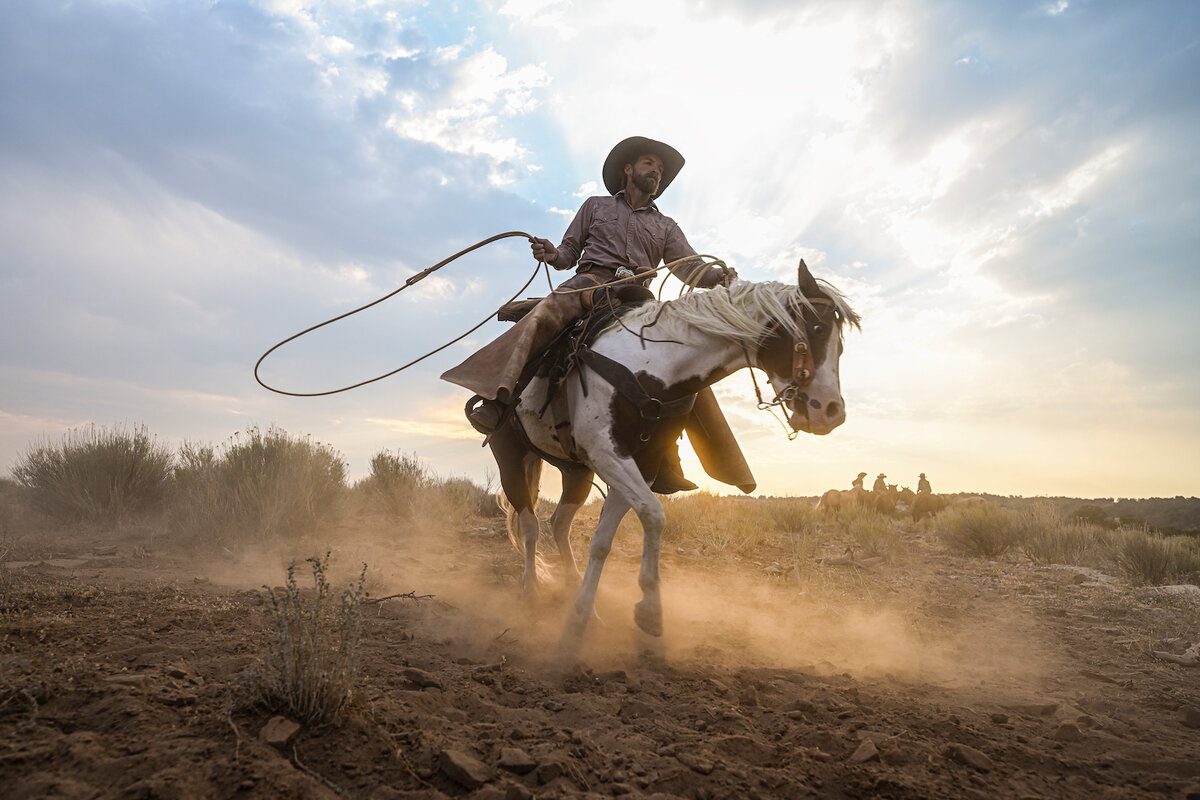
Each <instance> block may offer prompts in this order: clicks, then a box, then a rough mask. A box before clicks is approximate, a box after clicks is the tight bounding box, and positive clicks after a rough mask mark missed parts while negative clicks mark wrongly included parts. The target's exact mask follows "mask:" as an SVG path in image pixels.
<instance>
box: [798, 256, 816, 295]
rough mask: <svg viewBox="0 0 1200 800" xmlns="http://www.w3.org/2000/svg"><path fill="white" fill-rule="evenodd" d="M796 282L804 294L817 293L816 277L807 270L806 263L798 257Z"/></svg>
mask: <svg viewBox="0 0 1200 800" xmlns="http://www.w3.org/2000/svg"><path fill="white" fill-rule="evenodd" d="M796 283H797V285H799V286H800V289H801V290H803V292H804V294H806V295H811V294H819V293H820V291H821V290H820V289H819V288H818V287H817V279H816V278H814V277H813V276H812V273H811V272H809V271H808V265H807V264H805V263H804V259H803V258H802V259H800V267H799V269H797V270H796Z"/></svg>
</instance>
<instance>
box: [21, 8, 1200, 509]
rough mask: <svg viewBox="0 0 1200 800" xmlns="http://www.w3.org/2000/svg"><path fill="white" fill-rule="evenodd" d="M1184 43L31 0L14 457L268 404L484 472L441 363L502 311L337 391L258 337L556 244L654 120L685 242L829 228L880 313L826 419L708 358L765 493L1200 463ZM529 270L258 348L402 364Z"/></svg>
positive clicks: (1114, 17) (930, 20)
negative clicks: (459, 254)
mask: <svg viewBox="0 0 1200 800" xmlns="http://www.w3.org/2000/svg"><path fill="white" fill-rule="evenodd" d="M1198 41H1200V4H1198V3H1194V2H1188V0H1178V1H1177V2H1155V1H1154V0H1148V1H1147V2H1141V3H1126V2H1101V1H1099V0H1091V1H1089V0H1032V1H1030V2H1025V1H1024V0H1013V1H1012V2H1005V3H991V2H968V1H966V0H900V1H899V2H876V1H875V0H872V2H856V1H855V0H814V1H813V2H793V1H792V0H742V1H741V2H736V1H735V0H658V2H655V3H646V2H644V1H643V0H638V1H637V2H632V1H631V0H606V2H604V3H590V2H589V3H584V2H571V1H570V0H496V1H489V0H478V1H475V0H461V1H459V2H409V1H408V0H362V1H361V2H350V1H349V0H157V1H155V0H87V1H84V0H72V1H68V0H6V1H5V2H4V3H0V96H2V99H3V102H0V334H2V335H0V471H3V470H5V469H8V468H11V466H12V465H14V464H15V463H16V462H17V461H18V459H19V458H20V457H21V455H22V454H23V453H24V452H26V451H27V449H28V448H29V447H30V446H31V445H32V444H33V443H37V442H45V441H51V442H54V441H59V440H61V438H62V437H63V436H64V434H65V433H66V432H67V431H70V430H72V429H74V428H78V427H80V426H85V425H88V424H95V425H100V426H106V427H124V428H126V429H128V428H130V427H136V426H145V428H146V429H147V430H149V431H150V432H152V433H153V434H155V435H156V436H158V437H159V438H160V439H161V440H163V441H164V442H165V443H167V444H168V445H169V446H171V447H175V446H178V445H181V444H183V443H184V442H198V443H206V444H215V445H220V444H222V443H224V442H227V441H229V439H230V437H231V436H232V435H233V434H234V433H235V432H237V431H244V430H246V429H247V428H249V427H251V426H258V427H260V428H266V427H268V426H276V427H279V428H282V429H283V430H285V431H287V432H289V433H290V434H294V435H297V436H301V435H304V436H312V437H313V440H314V441H318V442H322V443H326V444H328V445H330V446H332V447H333V448H335V449H336V450H337V451H338V452H340V453H341V454H342V455H343V457H344V458H345V460H346V462H347V463H348V465H349V469H350V473H351V475H353V476H355V477H362V476H364V475H365V474H366V473H367V470H368V463H369V460H370V458H371V456H372V455H373V454H375V453H376V452H379V451H380V450H388V451H391V452H394V453H401V454H415V455H417V456H418V457H419V458H420V459H421V460H422V463H424V464H425V465H426V467H427V468H428V469H429V470H430V471H431V472H432V473H433V474H435V475H438V476H441V477H457V476H465V477H469V478H471V479H474V480H477V481H479V482H481V483H486V482H494V480H495V476H496V470H495V467H494V464H493V462H492V460H491V456H490V453H489V451H487V450H485V449H481V447H480V437H479V436H478V434H476V433H475V432H474V431H473V430H471V428H470V427H469V426H468V425H467V424H466V421H465V419H464V417H463V415H462V406H463V404H464V403H465V402H466V400H467V399H468V395H469V393H468V392H467V391H466V390H464V389H461V388H459V387H456V386H454V385H451V384H448V383H445V382H442V381H439V380H438V375H439V374H440V373H441V372H442V371H444V370H445V369H447V368H449V367H450V366H452V365H454V364H455V363H457V362H458V361H459V360H461V359H462V358H464V357H465V356H466V355H468V354H469V353H470V352H472V350H473V348H475V347H478V346H479V345H481V344H483V343H484V342H486V341H488V340H489V339H490V338H491V337H493V336H495V335H497V334H498V333H499V332H500V331H502V330H503V324H502V323H498V322H495V321H492V322H490V323H488V324H487V325H485V326H484V327H482V328H480V329H479V330H478V331H477V332H475V333H474V334H472V335H470V336H468V337H467V338H466V339H464V340H463V341H461V342H459V343H458V344H455V345H453V346H451V347H450V348H448V349H447V350H445V351H443V352H441V353H439V354H437V355H435V356H433V357H431V358H429V359H427V360H425V361H423V362H421V363H420V364H418V365H416V366H415V367H413V368H411V369H409V370H406V371H405V372H402V373H400V374H398V375H396V376H394V377H391V378H388V379H386V380H384V381H380V382H378V383H375V384H371V385H370V386H367V387H364V388H361V389H357V390H355V391H352V392H348V393H343V394H336V395H331V396H328V397H318V398H297V397H288V396H284V395H278V394H273V393H271V392H268V391H266V390H264V389H263V388H262V387H261V386H259V385H258V384H257V383H256V382H255V381H254V378H253V367H254V364H255V362H256V361H257V360H258V358H259V356H260V355H262V354H263V352H265V351H266V350H267V349H268V348H269V347H271V346H272V345H273V344H275V343H276V342H278V341H280V340H282V339H284V338H285V337H287V336H290V335H291V334H293V333H296V332H297V331H300V330H302V329H304V328H307V327H309V326H310V325H313V324H315V323H318V322H321V321H323V320H325V319H328V318H330V317H333V316H336V315H338V314H341V313H343V312H345V311H348V310H350V309H352V308H355V307H357V306H360V305H362V304H364V303H367V302H369V301H371V300H374V299H376V298H378V297H380V296H382V295H384V294H386V293H388V292H390V291H392V290H393V289H395V288H396V287H398V286H399V285H401V284H402V283H403V282H404V281H405V280H406V279H407V278H408V277H410V276H411V275H413V274H414V273H416V272H418V271H420V270H422V269H424V268H426V267H428V266H430V265H432V264H434V263H436V262H437V261H440V260H441V259H443V258H445V257H446V256H448V255H450V254H452V253H454V252H456V251H457V250H459V249H461V248H463V247H466V246H468V245H470V244H473V243H474V242H477V241H479V240H481V239H484V238H486V237H488V236H491V235H493V234H496V233H501V232H505V231H513V230H516V231H524V232H528V233H532V234H534V235H537V236H542V237H546V238H549V239H552V240H554V241H556V242H557V241H558V240H559V238H560V237H561V236H562V234H563V232H564V231H565V229H566V226H567V224H568V223H569V222H570V219H571V217H572V216H573V214H574V212H575V210H576V209H577V208H578V206H579V205H580V204H581V202H582V201H583V199H584V198H586V197H588V196H589V195H592V194H598V193H602V192H603V191H604V190H603V188H602V186H601V184H600V168H601V165H602V164H603V161H604V158H605V156H606V155H607V154H608V152H609V150H610V149H611V148H612V147H613V145H614V144H616V143H617V142H618V141H620V140H621V139H624V138H625V137H627V136H631V135H643V136H649V137H652V138H655V139H660V140H662V141H666V142H669V143H670V144H672V145H673V146H675V147H676V148H677V149H679V150H680V151H681V152H682V153H683V155H684V156H685V157H686V159H687V164H686V166H685V167H684V169H683V171H682V172H681V173H680V175H679V177H678V178H677V179H676V180H675V182H674V183H672V184H671V186H670V188H669V189H668V190H667V191H666V192H664V194H663V196H662V198H661V199H660V202H659V207H660V209H661V210H662V211H663V213H665V214H667V215H668V216H671V217H672V218H674V219H675V220H676V221H677V222H679V224H680V226H681V228H682V229H683V230H684V232H685V233H686V235H687V237H688V239H689V241H690V242H691V244H692V245H693V247H695V248H696V250H697V251H699V252H701V253H705V254H711V255H714V256H716V257H719V258H721V259H723V260H724V261H725V262H726V263H728V264H729V265H731V266H733V267H735V268H736V269H737V270H738V272H739V274H740V276H741V277H742V278H745V279H749V280H795V278H794V276H795V268H796V263H797V261H798V260H799V259H800V258H804V259H805V260H806V262H807V264H808V265H809V266H810V267H811V268H812V270H813V273H814V274H815V275H817V276H818V277H821V278H824V279H826V280H828V281H829V282H831V283H832V284H834V285H835V286H837V287H838V288H839V289H840V290H841V291H842V292H843V293H845V294H846V295H847V296H848V297H849V298H850V301H851V303H852V305H853V306H854V308H855V309H856V310H857V311H858V312H859V313H860V314H861V315H862V317H863V323H862V332H861V333H859V332H857V331H851V332H849V333H848V334H847V337H846V343H845V353H844V355H843V357H842V361H841V374H842V389H843V395H844V398H845V401H846V405H847V413H848V418H847V421H846V422H845V424H844V425H842V426H841V427H840V428H839V429H837V430H836V431H834V432H833V433H831V434H829V435H828V436H823V437H817V436H809V435H801V436H800V437H799V438H797V439H795V440H794V441H788V439H787V437H786V436H785V434H784V430H783V429H782V428H781V426H780V424H779V422H777V421H775V420H774V419H772V418H771V417H770V416H769V415H768V414H766V413H765V412H762V411H759V410H757V409H756V407H755V402H754V394H753V387H752V384H751V380H750V376H749V374H748V373H747V372H746V371H742V372H739V373H736V374H734V375H733V376H731V377H730V378H727V379H726V380H724V381H722V382H721V383H720V384H718V386H717V387H716V390H717V394H718V397H719V398H720V399H721V402H722V406H723V408H724V409H725V411H726V414H727V416H728V417H729V419H730V422H731V425H732V426H733V428H734V430H735V431H736V432H737V434H738V437H739V439H740V440H741V442H742V445H743V448H744V449H745V451H746V454H747V458H748V460H749V462H750V464H751V467H752V468H753V469H754V472H755V474H756V476H757V478H758V482H759V490H758V491H759V492H760V493H764V494H773V495H815V494H819V493H821V492H823V491H824V490H826V489H828V488H849V485H850V481H851V480H852V479H853V478H854V476H855V475H857V474H858V472H860V471H862V472H867V473H868V474H869V476H870V477H869V478H868V481H870V480H873V478H874V476H875V475H877V474H879V473H885V474H886V475H887V476H888V478H887V481H888V482H889V483H896V484H899V485H907V486H912V487H915V485H916V480H917V474H918V473H919V472H925V473H927V474H928V476H929V478H930V480H931V482H932V484H933V488H934V491H939V492H961V491H969V492H989V493H995V494H1001V495H1008V494H1013V495H1023V496H1059V495H1062V496H1072V497H1085V498H1090V497H1150V496H1160V497H1163V496H1165V497H1171V496H1176V495H1184V496H1194V495H1197V494H1200V456H1198V453H1200V402H1198V401H1200V370H1198V366H1200V313H1197V305H1198V301H1200V291H1198V288H1200V278H1198V277H1197V272H1198V270H1197V253H1200V158H1198V157H1197V156H1198V155H1200V152H1198V151H1200V148H1198V147H1197V144H1196V142H1197V141H1198V140H1197V138H1196V131H1197V130H1200V48H1198V46H1197V45H1198ZM535 267H536V264H535V263H534V262H533V260H532V258H531V257H530V255H529V249H528V245H527V244H526V243H524V242H523V241H522V240H521V239H508V240H505V241H504V242H502V243H499V244H496V245H492V246H489V247H487V248H485V249H483V250H480V251H477V252H476V253H473V254H471V255H470V256H468V257H466V258H464V259H462V260H460V261H456V262H454V263H453V264H451V265H450V266H448V267H446V268H444V269H442V270H439V271H438V272H437V273H435V274H434V275H432V276H431V277H429V278H427V279H425V280H423V281H421V282H420V283H418V284H415V285H414V286H413V287H412V288H411V289H408V290H405V291H403V292H401V293H400V294H398V295H397V296H396V297H395V298H394V299H392V300H389V301H388V302H386V303H383V304H380V305H379V306H376V307H374V308H372V309H371V310H370V311H368V312H364V313H363V314H359V315H356V316H354V317H352V318H350V319H348V320H346V321H344V322H342V323H339V324H337V325H333V326H329V327H327V328H322V329H321V330H320V331H318V332H316V333H314V334H311V335H310V336H307V337H304V338H302V339H299V340H297V341H295V342H293V343H291V344H289V345H287V346H286V347H284V348H281V349H280V350H279V351H277V352H276V353H275V354H273V355H272V356H271V357H270V358H269V359H268V360H267V361H266V362H264V364H263V369H262V375H263V377H264V379H265V380H267V382H268V383H271V384H272V385H276V386H279V387H281V388H285V389H288V390H291V391H296V392H315V391H322V390H326V389H332V388H337V387H340V386H344V385H348V384H352V383H356V382H358V381H360V380H363V379H365V378H369V377H373V376H375V375H379V374H382V373H384V372H388V371H390V370H392V369H394V368H396V367H398V366H400V365H401V364H404V363H406V362H408V361H410V360H412V359H413V358H415V357H417V356H419V355H421V354H423V353H425V352H427V351H429V350H431V349H433V348H434V347H436V346H439V345H441V344H443V343H445V342H446V341H449V340H450V339H453V338H454V337H456V336H458V335H460V334H462V333H463V332H464V331H466V330H468V329H469V328H470V327H472V326H473V325H475V324H476V323H478V322H479V321H480V320H482V319H485V318H486V317H487V316H488V314H489V313H490V312H492V311H493V310H494V309H495V308H496V307H497V306H498V305H499V304H500V303H501V302H503V301H504V300H506V299H508V298H509V297H510V296H512V295H513V294H514V293H515V292H517V291H518V290H519V289H520V288H521V286H522V284H523V283H524V282H525V281H526V280H528V279H529V277H530V276H531V275H532V273H533V270H534V268H535ZM554 277H555V279H556V280H559V279H562V278H565V277H567V275H566V274H558V275H555V276H554ZM537 281H538V282H536V283H534V284H533V287H532V288H531V289H530V290H528V292H527V294H529V295H531V296H532V295H536V294H544V293H545V290H546V288H547V283H546V280H545V278H544V277H539V278H538V279H537ZM535 290H536V291H535ZM675 291H678V284H675V285H674V287H672V286H671V285H670V284H668V285H667V286H665V287H664V294H665V295H666V296H670V295H671V293H672V292H675ZM684 455H685V460H684V463H685V468H686V471H687V473H688V474H689V476H691V477H694V478H696V479H697V480H698V482H700V483H701V485H702V486H704V487H705V488H709V489H712V490H715V491H721V492H724V491H727V490H728V491H735V490H732V489H729V487H724V486H723V485H722V484H717V483H715V482H711V481H707V480H705V479H703V478H702V477H701V475H700V470H699V466H698V464H697V462H696V461H695V459H694V456H693V455H692V454H691V452H690V450H689V449H688V448H687V447H685V448H684ZM547 472H548V473H553V470H552V469H549V470H547ZM548 480H549V479H548ZM548 486H549V487H550V488H551V489H552V486H551V484H549V483H548Z"/></svg>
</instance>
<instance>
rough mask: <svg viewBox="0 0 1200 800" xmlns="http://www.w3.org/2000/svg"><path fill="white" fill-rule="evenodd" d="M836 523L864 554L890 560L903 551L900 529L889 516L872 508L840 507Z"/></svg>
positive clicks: (893, 559) (897, 556)
mask: <svg viewBox="0 0 1200 800" xmlns="http://www.w3.org/2000/svg"><path fill="white" fill-rule="evenodd" d="M837 524H838V526H839V527H841V528H842V529H843V530H844V531H845V532H846V534H848V535H849V536H850V538H851V539H853V540H854V542H855V543H856V544H858V546H859V547H860V548H862V551H863V554H864V555H865V556H868V557H870V556H879V557H882V558H884V559H885V560H887V561H889V562H891V561H895V560H896V559H897V558H899V557H900V556H901V555H902V554H903V552H904V545H903V543H902V542H901V541H900V530H899V529H898V528H897V527H896V524H895V523H894V522H893V521H892V519H891V517H886V516H884V515H882V514H880V513H878V512H877V511H875V510H873V509H868V508H846V509H842V510H841V511H839V512H838V515H837Z"/></svg>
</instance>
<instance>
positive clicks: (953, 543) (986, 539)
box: [938, 503, 1020, 558]
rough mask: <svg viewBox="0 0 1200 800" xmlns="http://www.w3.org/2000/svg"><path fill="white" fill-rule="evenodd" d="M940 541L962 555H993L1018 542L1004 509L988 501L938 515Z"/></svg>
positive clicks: (1011, 519) (952, 509)
mask: <svg viewBox="0 0 1200 800" xmlns="http://www.w3.org/2000/svg"><path fill="white" fill-rule="evenodd" d="M938 525H939V527H940V536H941V539H942V542H943V543H944V544H945V545H946V546H947V547H948V548H950V550H951V551H953V552H955V553H959V554H961V555H968V556H981V557H983V558H995V557H996V556H1000V555H1003V554H1004V553H1007V552H1008V551H1009V550H1010V549H1012V548H1013V547H1014V546H1015V545H1017V544H1018V543H1019V536H1020V531H1019V529H1018V528H1017V526H1016V525H1014V524H1013V518H1012V517H1011V516H1010V515H1009V514H1008V512H1007V511H1005V510H1004V509H1002V508H1000V507H999V506H996V505H993V504H991V503H983V504H980V505H972V506H966V507H963V508H951V509H950V510H948V511H946V512H944V513H943V514H942V515H941V517H939V521H938Z"/></svg>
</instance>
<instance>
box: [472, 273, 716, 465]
mask: <svg viewBox="0 0 1200 800" xmlns="http://www.w3.org/2000/svg"><path fill="white" fill-rule="evenodd" d="M541 299H542V298H540V297H534V298H527V299H525V300H514V301H511V302H509V303H506V304H504V306H502V307H501V308H500V310H499V312H497V318H498V319H500V320H501V321H504V322H510V321H511V322H516V321H517V320H519V319H521V318H522V317H524V316H525V315H526V314H528V313H529V312H530V311H531V310H532V309H533V307H534V306H536V305H537V304H538V303H539V302H540V301H541ZM653 299H654V293H653V292H651V291H650V290H649V289H648V288H646V287H644V286H640V285H638V284H622V285H620V286H608V287H602V288H599V289H597V290H596V292H595V293H594V294H593V295H592V307H591V309H589V310H588V312H587V313H586V314H584V315H583V316H582V317H579V318H578V319H576V320H575V322H573V323H572V324H570V325H568V326H567V327H566V328H565V329H564V330H563V331H562V332H561V333H559V334H558V336H556V337H555V338H554V339H553V340H551V341H550V343H549V344H548V345H547V346H546V347H545V348H544V349H543V350H542V352H541V353H540V354H538V355H536V356H535V357H534V358H532V359H530V361H529V363H528V364H527V365H526V367H525V370H524V371H523V372H522V373H521V378H520V380H518V381H517V383H516V385H515V386H514V387H513V393H512V400H510V401H509V404H508V408H507V409H506V410H505V413H504V415H503V417H502V422H503V421H505V420H507V419H508V418H509V417H510V415H511V413H512V408H513V407H514V406H515V405H516V399H517V398H519V397H520V395H521V392H522V391H524V389H525V387H526V386H527V385H529V382H530V381H531V380H533V379H534V378H535V377H542V378H546V379H547V381H548V386H547V389H546V398H545V402H544V403H543V404H542V407H541V408H540V409H539V411H538V413H539V414H541V415H545V413H546V411H547V410H548V409H549V408H550V406H551V404H552V403H553V402H554V401H555V400H556V399H557V398H558V397H559V396H560V393H561V391H562V388H563V385H564V383H565V381H566V378H567V375H568V374H570V372H571V370H572V369H574V368H575V367H576V365H577V364H580V363H583V364H586V365H587V366H588V367H590V368H591V369H592V370H593V371H594V372H596V373H597V374H599V375H600V376H601V377H602V378H604V379H605V380H606V381H608V382H609V383H610V384H612V385H613V386H614V387H615V388H616V389H617V391H618V392H620V393H621V394H622V395H624V396H625V397H626V398H627V399H629V400H631V401H632V402H633V404H634V405H635V406H636V407H637V408H638V410H639V412H640V415H641V417H642V419H643V422H644V423H645V425H646V426H648V427H652V426H655V425H656V424H657V423H658V421H659V420H660V419H662V418H663V417H665V416H681V415H683V414H686V413H687V412H688V411H690V410H691V407H692V402H693V400H694V399H695V396H694V395H688V396H687V397H685V398H680V399H679V400H674V401H670V402H666V403H664V402H662V401H660V400H658V399H656V398H653V397H650V396H649V395H648V394H647V393H646V391H645V390H644V389H643V388H642V386H641V384H639V383H638V382H637V379H636V378H635V377H634V375H633V373H632V372H630V371H629V370H628V369H627V368H626V367H624V366H623V365H621V364H618V363H616V362H615V361H612V360H611V359H609V358H606V357H605V356H602V355H600V354H599V353H596V352H595V351H593V350H591V349H590V347H589V345H590V344H591V343H592V342H593V341H595V339H596V337H597V336H599V335H600V332H601V331H603V330H605V329H606V328H608V326H609V325H610V324H611V323H612V321H613V320H614V319H619V318H620V317H621V316H623V315H624V314H626V313H627V312H629V311H631V310H633V309H634V308H636V307H638V306H640V305H642V304H643V303H646V302H648V301H650V300H653ZM577 374H578V375H579V380H580V381H581V382H582V383H583V390H584V393H585V394H586V393H587V384H586V382H585V379H584V377H583V374H582V372H578V373H577ZM477 401H478V395H477V396H476V397H473V398H472V399H471V401H469V402H468V404H467V411H468V416H469V415H470V411H471V408H472V406H473V405H474V404H475V403H476V402H477ZM568 428H569V425H568V424H567V423H563V425H560V426H559V427H558V429H557V430H556V435H557V437H558V438H559V441H560V442H561V443H562V444H563V449H564V450H566V451H568V452H570V450H571V447H570V443H569V430H568ZM648 440H649V436H648V435H647V434H646V433H643V435H642V436H641V443H642V444H645V443H646V442H647V441H648ZM549 460H550V461H551V463H555V461H554V460H553V459H549Z"/></svg>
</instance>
